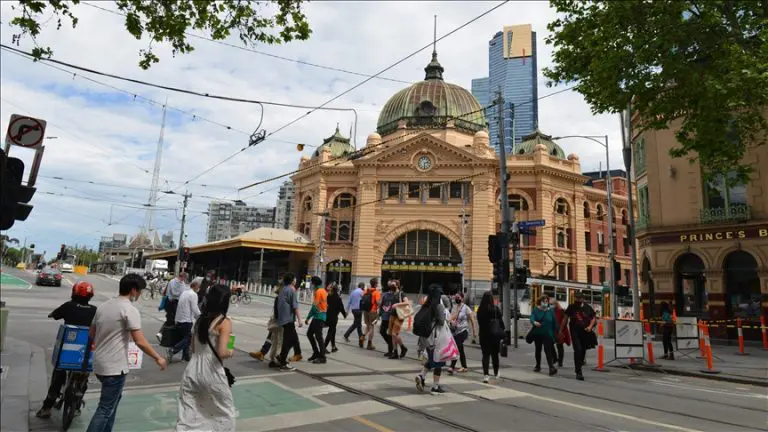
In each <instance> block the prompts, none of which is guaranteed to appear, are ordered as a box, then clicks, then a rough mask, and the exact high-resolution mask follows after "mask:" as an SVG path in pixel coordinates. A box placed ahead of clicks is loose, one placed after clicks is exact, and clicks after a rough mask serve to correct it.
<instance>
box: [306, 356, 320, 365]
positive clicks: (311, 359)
mask: <svg viewBox="0 0 768 432" xmlns="http://www.w3.org/2000/svg"><path fill="white" fill-rule="evenodd" d="M318 357H319V355H317V354H312V355H311V356H309V358H308V359H307V361H308V362H310V363H312V362H314V361H315V360H316V359H317V358H318Z"/></svg>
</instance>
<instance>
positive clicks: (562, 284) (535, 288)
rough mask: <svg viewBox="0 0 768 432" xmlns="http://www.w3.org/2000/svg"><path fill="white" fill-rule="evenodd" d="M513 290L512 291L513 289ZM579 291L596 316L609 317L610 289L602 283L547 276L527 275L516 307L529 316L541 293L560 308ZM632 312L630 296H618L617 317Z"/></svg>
mask: <svg viewBox="0 0 768 432" xmlns="http://www.w3.org/2000/svg"><path fill="white" fill-rule="evenodd" d="M513 292H514V291H513ZM578 292H581V293H582V294H583V296H584V301H585V302H586V303H587V304H589V305H590V306H592V309H594V310H595V312H596V314H597V316H598V317H611V316H612V313H611V307H612V302H611V294H610V289H609V288H608V287H607V286H603V285H594V284H585V283H579V282H569V281H561V280H556V279H548V278H543V277H542V278H534V277H529V278H528V280H527V283H526V288H525V289H518V290H517V293H518V298H517V302H518V308H519V311H520V315H521V316H526V317H527V316H530V314H531V304H532V302H535V301H536V299H538V298H539V296H541V295H542V294H546V295H547V296H549V298H554V299H555V300H557V302H558V303H560V306H561V307H562V308H567V307H568V305H569V304H571V303H573V300H574V298H575V297H576V293H578ZM631 313H632V296H628V297H627V296H619V298H618V315H617V316H618V317H619V318H621V317H625V316H627V315H628V314H631Z"/></svg>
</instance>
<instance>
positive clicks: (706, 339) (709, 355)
mask: <svg viewBox="0 0 768 432" xmlns="http://www.w3.org/2000/svg"><path fill="white" fill-rule="evenodd" d="M703 327H704V347H705V349H706V350H707V356H706V359H707V368H706V369H703V370H702V372H703V373H706V374H719V373H720V371H719V370H716V369H715V368H714V365H713V364H712V344H711V343H710V341H709V327H707V326H706V325H704V326H703Z"/></svg>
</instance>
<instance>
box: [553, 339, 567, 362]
mask: <svg viewBox="0 0 768 432" xmlns="http://www.w3.org/2000/svg"><path fill="white" fill-rule="evenodd" d="M555 346H556V347H557V355H556V356H555V357H556V359H554V361H557V364H558V366H563V359H564V358H565V357H564V355H565V347H564V346H563V344H561V343H559V344H555Z"/></svg>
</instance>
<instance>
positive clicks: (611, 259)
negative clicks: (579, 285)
mask: <svg viewBox="0 0 768 432" xmlns="http://www.w3.org/2000/svg"><path fill="white" fill-rule="evenodd" d="M608 149H609V146H608V135H606V136H605V170H606V173H607V175H606V182H607V186H606V192H607V193H608V269H609V273H610V274H609V277H608V281H609V282H608V283H609V284H610V286H609V288H610V290H611V317H612V318H613V320H614V321H616V317H617V316H618V312H619V311H618V310H617V308H618V307H619V302H618V300H617V299H616V275H615V273H614V271H613V270H614V269H615V268H616V267H615V266H616V264H615V263H616V249H615V248H614V247H613V180H612V178H611V159H610V157H611V153H610V151H609V150H608ZM617 241H618V239H617Z"/></svg>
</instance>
